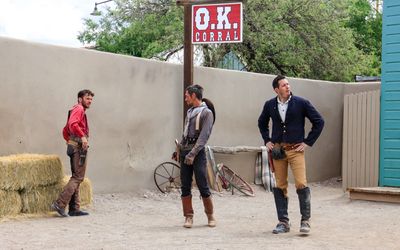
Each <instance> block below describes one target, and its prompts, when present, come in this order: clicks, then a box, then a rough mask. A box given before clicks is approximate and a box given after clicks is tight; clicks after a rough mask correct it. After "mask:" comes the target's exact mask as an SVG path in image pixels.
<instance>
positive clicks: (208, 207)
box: [202, 196, 217, 227]
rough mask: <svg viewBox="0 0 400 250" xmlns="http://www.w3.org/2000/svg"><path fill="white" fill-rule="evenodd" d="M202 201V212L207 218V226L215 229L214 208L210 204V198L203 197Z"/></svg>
mask: <svg viewBox="0 0 400 250" xmlns="http://www.w3.org/2000/svg"><path fill="white" fill-rule="evenodd" d="M202 199H203V205H204V212H205V213H206V215H207V218H208V226H209V227H215V226H216V225H217V222H216V221H215V218H214V206H213V203H212V199H211V196H208V197H207V198H204V197H203V198H202Z"/></svg>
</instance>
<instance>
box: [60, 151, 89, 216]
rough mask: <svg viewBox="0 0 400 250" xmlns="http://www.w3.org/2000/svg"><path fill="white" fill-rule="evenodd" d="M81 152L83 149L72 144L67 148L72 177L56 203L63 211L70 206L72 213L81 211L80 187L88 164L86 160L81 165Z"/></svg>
mask: <svg viewBox="0 0 400 250" xmlns="http://www.w3.org/2000/svg"><path fill="white" fill-rule="evenodd" d="M80 150H81V147H79V146H74V145H70V144H68V146H67V155H68V156H69V157H70V163H71V173H72V176H71V178H70V179H69V181H68V183H67V185H65V187H64V189H63V191H62V192H61V193H60V195H59V196H58V199H57V201H56V202H57V205H58V206H59V207H60V208H63V209H65V207H66V206H67V205H69V210H70V211H79V209H80V199H79V186H80V184H81V182H82V181H83V179H84V178H85V172H86V162H87V161H86V160H85V161H84V162H83V164H79V163H80V162H79V161H80Z"/></svg>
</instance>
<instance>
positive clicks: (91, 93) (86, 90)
mask: <svg viewBox="0 0 400 250" xmlns="http://www.w3.org/2000/svg"><path fill="white" fill-rule="evenodd" d="M85 95H90V96H94V93H93V92H92V91H90V90H88V89H84V90H81V91H79V92H78V98H82V97H84V96H85Z"/></svg>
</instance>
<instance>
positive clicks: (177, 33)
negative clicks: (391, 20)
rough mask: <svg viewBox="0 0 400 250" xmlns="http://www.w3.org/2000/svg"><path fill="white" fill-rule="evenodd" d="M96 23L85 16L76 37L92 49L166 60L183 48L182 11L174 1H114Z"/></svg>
mask: <svg viewBox="0 0 400 250" xmlns="http://www.w3.org/2000/svg"><path fill="white" fill-rule="evenodd" d="M115 3H116V6H117V7H116V9H115V10H111V9H108V10H107V13H106V14H105V15H103V16H102V17H101V18H100V20H99V21H98V22H96V21H94V20H93V19H85V20H84V22H85V23H84V24H85V30H84V31H83V32H80V34H79V36H78V39H79V40H80V41H81V42H82V43H84V44H90V43H93V42H94V43H95V49H97V50H100V51H107V52H112V53H118V54H125V55H132V56H138V57H145V58H151V57H157V56H158V55H159V54H160V53H163V55H164V57H163V58H160V59H164V60H165V59H167V58H168V57H169V56H170V55H171V54H173V52H175V51H177V50H178V49H179V48H181V47H182V39H181V37H182V35H181V34H182V30H183V22H182V19H183V11H182V9H181V8H179V7H177V6H176V4H175V3H174V2H173V1H170V0H159V1H157V2H154V3H153V2H151V1H147V0H133V1H132V0H115Z"/></svg>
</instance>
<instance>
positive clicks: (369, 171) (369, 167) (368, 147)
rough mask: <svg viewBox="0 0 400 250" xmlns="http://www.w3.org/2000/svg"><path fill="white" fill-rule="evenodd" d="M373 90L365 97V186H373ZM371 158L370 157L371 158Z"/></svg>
mask: <svg viewBox="0 0 400 250" xmlns="http://www.w3.org/2000/svg"><path fill="white" fill-rule="evenodd" d="M373 98H374V92H372V91H370V92H368V98H367V105H366V106H367V111H368V112H367V116H366V120H367V122H366V125H367V126H366V142H365V151H366V161H365V165H366V166H365V167H366V177H365V182H366V186H368V187H370V186H373V184H372V182H373V174H374V173H373V169H374V167H375V166H374V161H373V159H374V158H373V157H374V156H373V147H374V146H373V144H372V136H373V133H374V131H373V130H372V127H373V126H372V124H373V120H372V117H373V118H375V114H373V105H374V103H373V102H374V99H373ZM371 158H372V159H371Z"/></svg>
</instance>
